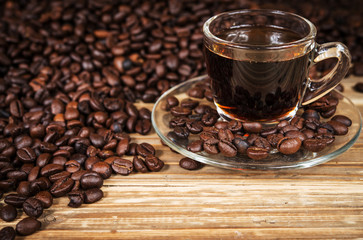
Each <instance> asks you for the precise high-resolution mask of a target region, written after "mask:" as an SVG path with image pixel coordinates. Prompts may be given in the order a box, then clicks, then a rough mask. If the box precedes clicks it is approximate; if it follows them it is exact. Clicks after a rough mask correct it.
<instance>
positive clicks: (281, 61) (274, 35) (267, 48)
mask: <svg viewBox="0 0 363 240" xmlns="http://www.w3.org/2000/svg"><path fill="white" fill-rule="evenodd" d="M203 32H204V55H205V59H206V65H207V72H208V75H209V77H210V78H211V86H212V91H213V97H214V103H215V105H216V107H217V110H218V113H219V114H220V115H221V116H222V117H223V118H225V119H227V120H230V119H236V120H240V121H244V122H261V123H263V124H267V125H269V124H275V123H277V122H278V121H281V120H289V119H291V118H293V117H294V116H295V114H296V112H297V110H298V108H299V107H301V106H303V105H306V104H309V103H311V102H313V101H315V100H317V99H318V98H320V97H322V96H324V95H325V94H327V93H328V92H330V91H331V90H332V89H333V88H334V87H336V85H338V84H339V82H340V81H341V80H342V79H343V77H344V76H345V74H346V73H347V71H348V69H349V67H350V62H351V56H350V53H349V51H348V48H347V47H346V46H345V45H344V44H342V43H338V42H331V43H324V44H317V43H316V41H315V37H316V28H315V26H314V25H313V24H312V23H311V22H310V21H309V20H307V19H305V18H303V17H301V16H298V15H296V14H293V13H287V12H282V11H275V10H240V11H232V12H225V13H221V14H218V15H216V16H214V17H212V18H210V19H208V20H207V21H206V22H205V24H204V26H203ZM328 58H336V59H337V63H336V65H335V66H334V68H332V70H331V71H330V72H329V73H328V74H326V75H325V76H323V77H322V78H320V79H310V78H309V69H310V68H311V67H312V66H313V65H314V64H316V63H318V62H320V61H323V60H326V59H328Z"/></svg>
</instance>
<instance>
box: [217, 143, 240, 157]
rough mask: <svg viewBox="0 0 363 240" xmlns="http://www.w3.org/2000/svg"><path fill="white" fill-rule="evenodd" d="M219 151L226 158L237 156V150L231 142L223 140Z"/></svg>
mask: <svg viewBox="0 0 363 240" xmlns="http://www.w3.org/2000/svg"><path fill="white" fill-rule="evenodd" d="M218 149H219V151H220V152H221V153H222V154H223V156H226V157H234V156H236V155H237V148H236V146H235V145H233V143H231V142H230V141H224V140H221V141H219V142H218Z"/></svg>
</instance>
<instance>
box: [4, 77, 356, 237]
mask: <svg viewBox="0 0 363 240" xmlns="http://www.w3.org/2000/svg"><path fill="white" fill-rule="evenodd" d="M358 80H361V81H362V80H363V79H362V78H360V79H358V78H355V77H350V78H348V79H345V80H344V82H343V85H344V87H345V91H344V93H345V95H346V96H348V97H350V98H351V99H352V100H353V102H354V103H355V104H356V105H357V106H358V107H359V109H360V111H361V112H363V94H362V93H357V92H354V91H353V90H352V86H353V85H354V84H355V82H356V81H358ZM140 105H144V106H145V104H139V106H140ZM147 106H148V107H150V109H151V107H152V104H148V105H147ZM132 139H133V140H134V141H136V142H137V143H141V142H148V143H151V144H153V145H154V146H155V147H156V148H157V155H158V157H160V159H162V160H163V161H164V162H165V164H166V165H165V167H164V168H163V170H162V171H161V172H157V173H146V174H142V173H133V174H131V175H129V176H120V175H118V176H112V177H111V178H110V179H108V180H106V181H105V184H104V186H103V188H102V189H103V191H104V193H105V197H104V198H103V199H102V200H101V201H99V202H98V203H95V204H90V205H86V204H85V205H83V206H82V207H81V208H78V209H74V208H69V207H67V204H68V198H66V197H63V198H60V199H55V204H54V205H53V206H52V207H51V208H50V209H48V210H46V211H45V212H44V214H43V215H42V216H41V217H40V220H41V221H42V224H43V226H42V230H41V231H39V232H37V233H36V234H33V235H31V236H29V237H27V238H26V239H50V238H51V239H277V238H279V239H281V238H288V239H291V238H292V239H296V238H319V239H332V238H346V239H354V238H363V137H362V136H360V138H359V139H358V141H357V142H356V143H355V144H354V146H353V147H352V148H351V149H350V150H348V151H347V152H345V153H344V154H342V155H341V156H339V157H337V158H336V159H333V160H331V161H330V162H327V163H325V164H322V165H320V166H316V167H313V168H309V169H302V170H289V171H279V172H262V173H261V172H258V173H256V172H253V171H246V172H236V171H230V170H224V169H219V168H215V167H211V166H205V167H204V168H203V169H201V170H198V171H187V170H184V169H182V168H180V167H179V166H178V162H179V159H181V155H178V154H176V153H173V152H171V151H170V150H169V148H168V147H165V146H162V145H161V144H160V141H159V139H158V137H157V135H156V133H155V132H153V133H152V134H150V135H148V136H140V135H137V134H134V135H132ZM129 159H130V158H129ZM24 216H25V214H24V213H22V215H21V216H20V218H23V217H24ZM16 222H18V220H17V221H14V222H13V223H11V224H6V225H7V226H8V225H11V226H15V224H16ZM0 225H5V224H4V222H1V223H0Z"/></svg>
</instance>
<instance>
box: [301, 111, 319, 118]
mask: <svg viewBox="0 0 363 240" xmlns="http://www.w3.org/2000/svg"><path fill="white" fill-rule="evenodd" d="M302 117H303V118H304V119H308V118H315V119H317V120H320V115H319V113H318V112H317V111H316V110H313V109H306V110H305V111H304V113H303V114H302Z"/></svg>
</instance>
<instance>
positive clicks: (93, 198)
mask: <svg viewBox="0 0 363 240" xmlns="http://www.w3.org/2000/svg"><path fill="white" fill-rule="evenodd" d="M101 198H103V191H102V190H101V189H99V188H91V189H87V190H86V191H84V202H85V203H95V202H97V201H99V200H101Z"/></svg>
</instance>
